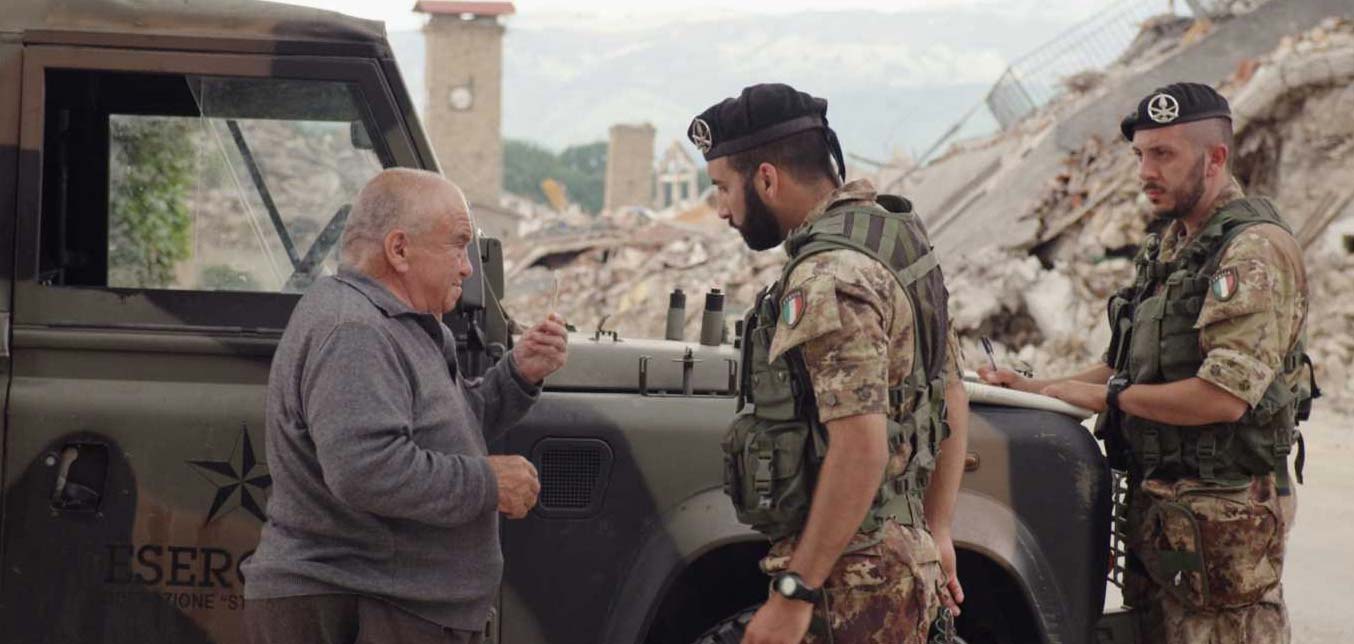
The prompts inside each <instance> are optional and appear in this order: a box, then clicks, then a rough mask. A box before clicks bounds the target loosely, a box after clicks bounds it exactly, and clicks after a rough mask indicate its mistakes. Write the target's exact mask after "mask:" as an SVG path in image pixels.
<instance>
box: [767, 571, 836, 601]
mask: <svg viewBox="0 0 1354 644" xmlns="http://www.w3.org/2000/svg"><path fill="white" fill-rule="evenodd" d="M771 592H773V593H776V594H777V595H780V596H782V597H785V598H786V599H794V600H798V601H803V602H809V603H815V602H817V601H818V600H819V599H820V598H822V596H823V590H822V589H821V588H811V587H809V585H808V584H806V583H804V578H803V577H800V576H799V573H793V572H783V573H780V574H778V575H776V576H775V577H772V578H771Z"/></svg>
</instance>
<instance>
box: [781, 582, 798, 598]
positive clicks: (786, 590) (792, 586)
mask: <svg viewBox="0 0 1354 644" xmlns="http://www.w3.org/2000/svg"><path fill="white" fill-rule="evenodd" d="M779 584H780V588H778V589H777V590H779V591H780V594H782V595H785V596H786V597H789V596H791V595H793V594H795V590H797V589H798V588H799V584H797V583H795V578H794V577H781V578H780V582H779Z"/></svg>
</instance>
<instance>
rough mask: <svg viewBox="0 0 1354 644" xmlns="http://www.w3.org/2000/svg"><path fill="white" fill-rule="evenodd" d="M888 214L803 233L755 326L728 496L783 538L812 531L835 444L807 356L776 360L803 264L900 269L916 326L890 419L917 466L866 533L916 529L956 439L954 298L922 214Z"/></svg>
mask: <svg viewBox="0 0 1354 644" xmlns="http://www.w3.org/2000/svg"><path fill="white" fill-rule="evenodd" d="M878 204H879V205H877V206H876V205H858V206H846V207H842V208H838V209H834V210H831V211H829V212H828V213H826V214H824V215H823V216H822V217H821V218H820V219H818V220H817V221H815V222H813V223H812V224H810V225H808V226H805V227H803V228H801V229H799V230H797V231H795V232H794V233H792V234H791V235H790V238H789V239H787V240H786V241H785V249H786V252H787V253H788V254H789V256H790V261H789V262H788V263H787V264H786V266H785V269H784V271H782V273H781V276H780V279H778V280H777V281H776V282H775V283H773V284H772V285H770V286H768V287H767V288H766V289H763V290H762V292H761V293H760V294H759V295H758V297H757V303H756V305H755V306H753V308H752V309H751V310H749V311H748V314H747V317H746V318H745V319H744V321H743V338H742V341H743V345H742V360H741V367H740V369H741V387H740V394H739V401H738V412H739V413H738V416H737V418H736V419H735V420H734V422H733V424H732V425H731V426H730V428H729V431H728V432H727V434H726V435H725V438H724V442H723V448H724V455H725V472H724V490H725V492H726V493H727V494H728V495H729V496H730V498H732V499H733V504H734V508H735V510H736V511H737V513H738V519H739V520H740V521H742V522H743V523H745V524H747V525H750V526H752V527H753V528H755V529H756V530H758V531H760V532H763V533H765V534H766V535H767V536H769V537H771V538H772V539H779V538H782V537H786V536H789V535H793V534H796V533H798V532H799V531H800V530H801V529H803V526H804V522H805V521H806V520H807V519H808V512H809V504H810V502H811V501H812V498H813V490H814V486H815V485H816V483H817V478H818V472H819V469H820V468H821V466H822V462H823V458H824V457H825V455H826V453H827V443H828V435H827V431H826V426H825V425H824V424H823V423H822V422H820V421H819V418H818V410H817V404H816V402H815V400H814V393H813V386H812V382H811V381H810V379H809V373H808V370H807V368H806V367H805V364H804V359H803V356H802V354H801V352H800V348H799V347H795V348H792V349H790V350H788V351H785V352H784V353H783V354H782V355H780V356H778V357H777V358H776V360H774V361H772V360H770V354H771V342H772V340H773V339H774V338H775V333H776V326H777V320H778V319H779V315H780V310H781V306H780V304H781V297H782V296H783V295H784V293H783V291H784V287H785V284H786V282H787V280H788V279H789V277H790V274H791V273H792V272H793V271H794V269H795V267H796V266H798V265H799V263H800V262H802V261H804V260H805V259H807V258H809V257H812V256H813V255H816V254H818V253H822V252H826V251H830V250H838V249H843V248H844V249H850V250H854V251H857V252H861V253H864V254H866V255H868V256H870V257H872V258H874V259H875V260H877V261H879V262H880V263H882V264H884V265H885V266H887V267H888V268H889V269H890V271H891V272H892V273H893V275H894V277H895V278H896V279H897V280H898V283H899V284H900V285H901V286H902V287H903V291H904V292H905V293H906V294H907V297H908V301H909V303H910V305H911V307H912V311H913V314H914V318H915V322H916V334H915V337H916V344H915V351H916V353H915V359H914V360H913V367H912V371H911V373H909V374H908V375H907V376H906V377H905V378H904V379H903V381H902V382H901V383H899V384H898V385H897V386H893V387H891V388H890V389H889V408H890V410H891V413H890V414H889V418H888V419H887V425H888V432H887V433H888V447H889V452H890V454H897V453H899V451H900V450H901V449H902V448H903V445H905V444H906V445H907V446H908V448H909V449H910V454H911V457H910V459H909V460H908V462H907V465H906V467H905V468H904V469H903V471H902V472H901V473H900V474H898V475H897V476H895V477H893V478H887V477H886V479H885V480H882V481H881V484H880V488H879V492H878V493H877V494H876V496H875V500H874V504H873V506H872V507H871V508H870V512H869V513H868V514H867V515H866V517H865V520H864V522H863V523H862V524H861V526H860V530H861V531H863V532H870V531H873V530H875V529H876V528H878V527H879V526H880V525H881V522H882V521H883V520H885V519H893V520H895V521H898V522H899V523H901V524H903V525H909V526H911V525H921V524H922V522H923V515H922V495H923V493H924V491H925V489H926V484H927V482H928V481H929V478H930V473H931V470H932V469H934V467H935V459H936V455H937V454H938V453H939V446H940V442H941V441H942V440H944V439H945V437H946V436H947V435H948V427H947V426H946V425H945V423H944V400H945V399H944V395H945V386H944V375H943V366H944V361H945V354H946V353H945V350H946V343H945V337H946V329H947V328H948V313H947V311H946V302H947V300H948V293H947V291H946V290H945V283H944V279H943V278H942V276H941V272H940V267H939V263H938V262H937V260H936V256H935V254H934V253H932V252H931V248H930V244H929V242H928V241H927V237H926V231H925V229H924V228H923V226H922V223H921V219H920V218H919V217H917V215H916V214H915V213H913V212H912V207H911V204H910V203H908V202H907V200H905V199H903V198H901V197H895V196H891V195H881V196H880V197H879V198H878ZM881 206H882V207H881ZM879 359H880V360H884V359H886V357H885V356H880V357H879ZM748 403H751V409H750V410H748V409H747V408H746V407H747V404H748Z"/></svg>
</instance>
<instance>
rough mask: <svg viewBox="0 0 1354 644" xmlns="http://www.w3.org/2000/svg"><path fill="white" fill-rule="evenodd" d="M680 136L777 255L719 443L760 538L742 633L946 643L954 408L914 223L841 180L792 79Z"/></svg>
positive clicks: (959, 452) (759, 639)
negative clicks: (758, 588) (757, 580)
mask: <svg viewBox="0 0 1354 644" xmlns="http://www.w3.org/2000/svg"><path fill="white" fill-rule="evenodd" d="M688 135H689V137H690V139H691V141H692V143H694V144H695V145H696V146H697V147H698V148H700V150H701V152H702V153H703V154H704V156H705V160H706V161H707V162H708V163H709V173H710V178H711V179H712V181H713V183H714V185H715V188H716V202H717V206H718V212H719V215H720V217H722V218H724V219H726V220H728V222H729V224H730V225H731V226H733V227H734V228H737V229H738V231H739V232H740V233H741V234H742V236H743V239H744V240H745V241H746V242H747V244H748V246H749V247H751V248H752V249H754V250H767V249H770V248H773V247H775V246H777V245H778V244H781V243H782V242H784V245H785V250H786V253H787V254H788V255H789V262H788V263H787V264H786V266H785V268H784V270H783V272H782V273H781V277H780V279H779V280H777V281H776V282H775V283H774V284H772V285H770V286H769V287H767V288H766V289H765V290H763V291H762V293H761V294H760V295H759V296H758V299H757V302H756V304H755V306H754V307H753V308H752V309H751V310H750V311H749V313H748V316H747V318H746V320H745V321H744V334H745V335H744V338H743V359H742V363H741V364H742V370H743V381H742V389H741V390H742V392H743V398H742V400H741V401H740V414H739V416H738V417H737V420H736V421H735V422H734V424H733V425H732V426H731V428H730V430H729V432H728V435H727V436H726V438H725V441H724V450H725V458H726V468H725V470H726V481H725V488H726V490H727V491H728V492H729V494H730V496H731V497H732V499H733V502H734V506H735V509H736V510H737V513H738V516H739V519H740V520H742V521H743V522H744V523H747V524H750V525H752V526H753V527H754V528H756V529H758V530H760V531H762V532H764V533H765V534H767V535H768V536H769V537H770V538H771V540H772V547H771V551H770V553H769V554H768V556H767V557H766V558H765V559H764V560H763V561H762V563H761V566H762V569H763V571H764V572H766V573H767V574H768V575H769V576H771V579H772V581H771V592H770V598H769V600H768V601H767V602H766V604H764V605H763V606H762V607H761V608H760V609H759V610H758V611H757V612H756V614H755V615H754V616H753V617H752V619H751V621H750V622H749V623H748V624H747V630H746V634H745V636H744V639H743V641H744V642H749V643H751V644H762V643H772V642H774V643H781V642H785V643H789V642H800V641H809V642H836V643H838V644H845V643H850V642H890V643H894V642H898V643H912V642H925V641H928V640H927V638H928V636H930V637H931V638H932V639H931V640H930V641H939V642H948V641H950V639H951V638H952V633H953V621H952V615H953V614H957V612H958V607H957V603H958V602H961V601H962V600H963V593H962V591H961V589H960V586H959V582H958V579H957V577H956V576H955V574H954V567H955V566H954V546H953V543H952V541H951V537H950V521H951V515H952V512H953V508H954V502H955V499H956V497H957V495H958V489H959V481H960V478H961V477H962V474H963V461H964V450H965V440H966V439H965V435H966V425H967V422H968V421H967V413H968V401H967V398H966V397H965V395H964V390H963V385H962V383H961V382H960V381H959V378H958V376H959V371H958V367H957V363H956V357H957V348H956V347H957V346H958V345H957V343H956V342H955V341H954V337H953V335H952V334H951V333H950V332H949V324H948V319H947V314H946V303H947V298H948V294H947V291H946V289H945V283H944V280H943V279H942V276H941V272H940V268H939V265H938V263H937V261H936V256H935V255H934V254H933V253H932V251H931V248H930V244H929V243H928V241H927V238H926V233H925V231H924V229H923V228H922V225H921V221H920V219H919V218H918V216H917V215H916V213H914V212H913V211H912V208H911V204H909V203H908V201H907V200H906V199H903V198H901V197H896V196H891V195H878V194H876V193H875V190H874V188H873V187H872V186H871V185H870V183H869V182H868V181H864V180H858V181H852V182H850V183H846V184H845V185H843V184H842V180H843V179H845V166H844V164H843V161H842V152H841V146H840V144H839V143H838V142H837V136H836V133H834V132H833V130H832V129H831V128H830V127H828V122H827V101H825V100H823V99H820V98H814V97H813V96H810V95H808V94H806V93H803V92H799V91H796V90H795V89H794V88H791V87H789V86H786V85H756V86H753V87H748V88H746V89H744V90H743V92H742V93H741V94H740V95H739V96H738V97H737V98H729V99H726V100H724V101H722V102H720V103H718V104H716V105H714V106H712V107H711V108H709V109H708V110H706V111H705V112H703V113H701V115H700V116H698V117H697V118H696V119H694V120H693V121H692V122H691V125H690V127H689V129H688ZM747 403H750V405H748V404H747ZM947 403H948V407H947ZM946 410H948V412H947V411H946ZM947 420H948V423H947V422H946V421H947ZM811 623H812V628H811Z"/></svg>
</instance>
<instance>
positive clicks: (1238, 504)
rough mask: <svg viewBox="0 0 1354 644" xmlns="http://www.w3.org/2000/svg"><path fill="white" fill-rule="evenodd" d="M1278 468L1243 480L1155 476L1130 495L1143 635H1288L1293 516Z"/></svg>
mask: <svg viewBox="0 0 1354 644" xmlns="http://www.w3.org/2000/svg"><path fill="white" fill-rule="evenodd" d="M1293 508H1294V505H1293V504H1292V503H1288V502H1285V501H1283V500H1281V498H1280V497H1279V495H1278V492H1277V490H1276V488H1275V482H1274V477H1273V476H1272V475H1270V476H1261V477H1255V478H1253V479H1251V480H1250V481H1249V482H1242V483H1239V484H1237V485H1222V484H1217V483H1205V482H1203V481H1199V480H1195V479H1181V480H1177V481H1170V482H1167V481H1161V480H1147V481H1144V482H1143V484H1142V485H1141V486H1140V487H1139V488H1138V490H1136V491H1135V494H1134V499H1133V500H1132V501H1131V502H1130V507H1129V523H1128V526H1127V527H1128V533H1129V536H1130V542H1129V551H1130V562H1129V566H1128V570H1127V571H1126V574H1125V579H1124V581H1125V588H1124V600H1125V603H1127V604H1128V605H1130V606H1134V607H1137V608H1139V609H1140V610H1141V611H1142V612H1141V614H1142V621H1141V622H1140V623H1139V629H1140V637H1139V641H1141V642H1151V643H1153V644H1155V643H1158V642H1162V643H1165V644H1223V643H1226V644H1236V643H1247V644H1249V643H1257V644H1259V643H1263V644H1287V642H1288V641H1289V628H1288V612H1287V609H1286V608H1285V607H1284V601H1283V587H1282V585H1281V583H1280V579H1281V577H1282V576H1283V561H1284V546H1285V543H1286V541H1287V528H1288V526H1289V525H1291V523H1292V518H1293Z"/></svg>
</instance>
